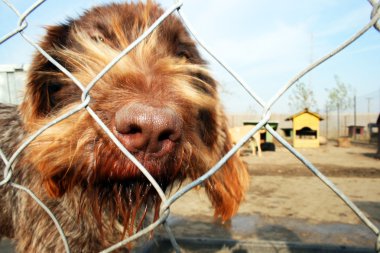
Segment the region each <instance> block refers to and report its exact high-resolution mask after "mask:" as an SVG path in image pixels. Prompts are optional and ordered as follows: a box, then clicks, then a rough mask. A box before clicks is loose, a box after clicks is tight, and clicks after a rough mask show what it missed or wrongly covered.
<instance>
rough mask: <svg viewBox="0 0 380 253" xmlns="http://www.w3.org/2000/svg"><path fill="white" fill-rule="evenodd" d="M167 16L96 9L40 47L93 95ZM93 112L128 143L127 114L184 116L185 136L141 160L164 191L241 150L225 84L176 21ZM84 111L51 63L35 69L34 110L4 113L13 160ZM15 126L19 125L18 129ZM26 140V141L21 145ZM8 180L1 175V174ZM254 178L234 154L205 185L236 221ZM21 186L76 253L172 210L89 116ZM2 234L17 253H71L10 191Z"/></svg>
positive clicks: (138, 54)
mask: <svg viewBox="0 0 380 253" xmlns="http://www.w3.org/2000/svg"><path fill="white" fill-rule="evenodd" d="M162 13H163V12H162V10H161V9H160V8H159V7H158V6H157V5H155V4H153V3H151V2H150V1H148V3H146V4H142V3H137V4H133V3H131V4H111V5H107V6H103V7H96V8H93V9H92V10H90V11H88V12H86V13H85V14H84V15H83V16H81V17H80V18H79V19H76V20H69V21H67V22H66V23H65V24H61V25H58V26H50V27H48V29H47V35H46V36H45V37H44V39H43V40H42V41H41V43H40V46H41V47H42V48H43V49H44V50H45V51H46V52H47V53H49V54H50V55H51V56H52V57H53V58H54V59H56V60H57V61H58V62H59V63H60V64H61V65H62V66H64V67H65V68H67V69H68V70H69V71H70V72H71V73H73V75H74V76H75V77H76V78H77V79H78V80H79V81H80V82H81V83H82V84H83V85H84V86H86V85H87V84H88V83H89V82H91V81H92V79H93V78H94V77H95V76H96V75H97V74H98V73H99V72H100V71H101V70H102V69H103V68H104V67H105V66H106V65H107V64H108V63H109V62H110V61H111V60H112V59H113V58H114V57H115V56H117V55H118V54H119V53H120V52H121V51H122V50H123V49H124V48H126V47H127V46H128V45H129V44H130V43H131V42H133V41H134V40H135V39H136V38H137V37H138V36H139V35H141V34H142V32H144V31H145V30H146V29H147V28H148V27H149V26H150V25H151V24H152V23H153V22H154V21H155V20H156V19H157V18H158V17H159V16H160V15H161V14H162ZM90 97H91V102H90V105H89V106H90V107H91V108H92V110H93V111H95V113H96V114H97V115H98V116H99V117H100V119H101V120H102V121H103V122H104V123H105V125H106V126H107V127H108V128H109V129H110V130H111V131H112V132H113V134H114V135H115V136H116V137H117V138H118V139H119V140H120V142H121V143H122V144H123V145H126V141H125V138H124V137H123V135H122V134H120V133H119V132H118V131H117V130H115V129H116V128H117V127H115V117H116V116H115V115H116V113H117V112H118V111H120V110H122V108H124V107H125V106H129V105H135V104H139V105H141V104H143V105H145V106H147V107H148V108H159V110H170V111H171V112H175V114H176V116H175V117H176V119H178V121H180V123H178V124H179V125H180V126H181V136H180V138H179V139H178V140H176V141H174V142H173V143H170V145H172V146H174V148H173V149H170V152H169V153H168V154H163V155H160V156H153V155H151V154H147V153H142V152H132V153H133V154H134V155H135V156H136V158H137V159H138V160H139V161H140V162H141V163H142V164H143V165H144V166H145V167H146V168H147V169H148V171H149V172H150V173H151V175H152V176H153V177H154V178H155V179H156V180H157V182H158V183H159V184H160V185H161V187H162V188H163V189H164V190H169V189H170V188H171V187H172V186H173V184H174V183H176V182H181V181H183V180H184V179H185V178H190V179H192V180H194V179H196V178H197V177H199V176H201V175H203V174H204V173H205V172H206V171H207V170H208V169H210V168H211V167H212V166H213V165H215V163H216V162H217V161H218V160H219V159H220V158H221V157H222V156H223V155H224V154H225V153H226V152H227V151H228V150H229V149H230V148H231V147H232V145H231V141H230V137H229V134H228V131H227V122H226V117H225V115H224V112H223V108H222V106H221V104H220V102H219V98H218V95H217V84H216V82H215V81H214V80H213V78H212V77H211V76H210V74H209V72H208V70H207V69H206V67H205V62H204V61H203V60H202V59H201V57H200V56H199V53H198V51H197V49H196V47H195V44H194V42H193V41H192V40H191V39H190V37H189V35H188V33H187V32H186V30H185V29H184V27H183V26H182V24H181V23H180V22H179V20H178V19H177V18H176V17H175V16H170V17H169V18H168V19H167V20H166V21H164V23H163V24H162V25H161V26H160V27H159V28H158V29H157V30H156V31H155V32H153V34H151V35H150V36H149V37H148V38H147V39H146V40H144V41H143V42H142V43H141V44H140V45H138V46H137V47H136V48H135V49H133V50H132V51H131V52H130V53H129V54H127V55H126V56H125V57H123V58H122V59H121V60H120V61H119V62H118V63H117V64H116V65H115V66H114V67H113V68H111V69H110V71H109V72H107V73H106V74H105V75H104V76H103V77H102V78H101V79H100V80H99V81H98V82H97V83H96V85H95V86H94V87H93V89H92V90H91V91H90ZM80 102H81V90H80V89H79V88H78V87H77V86H76V85H75V84H74V83H73V81H72V80H70V79H69V78H68V77H67V76H66V75H65V74H63V73H62V72H60V71H59V70H58V69H57V68H56V67H55V66H54V65H53V64H52V63H50V62H49V61H48V60H47V59H46V58H45V57H44V56H42V55H41V54H36V55H35V57H34V60H33V63H32V66H31V68H30V71H29V75H28V81H27V84H26V92H25V97H24V100H23V103H22V104H21V106H20V107H19V110H16V108H15V107H9V106H0V125H1V128H0V144H1V148H2V149H4V150H5V152H6V154H7V155H8V157H9V155H11V154H12V152H14V151H15V149H16V147H17V146H18V145H19V144H20V143H21V141H22V139H25V138H26V137H27V136H28V135H29V134H31V133H33V132H34V131H36V130H37V129H39V128H40V127H42V126H44V125H45V124H47V123H48V122H50V121H52V120H53V119H55V118H56V117H58V116H60V115H62V114H64V113H66V112H68V111H70V110H71V109H72V108H74V107H75V106H77V105H78V104H79V103H80ZM10 122H11V123H10ZM15 137H17V138H18V139H15ZM0 173H2V172H0ZM247 180H248V176H247V171H246V169H245V168H244V166H243V165H242V163H241V161H240V160H239V159H238V157H237V156H233V157H232V158H231V159H230V160H229V161H228V162H227V164H226V165H225V166H224V167H223V168H222V169H221V170H220V171H219V172H217V173H216V174H215V175H213V176H212V177H211V178H209V179H208V180H207V181H206V182H205V184H204V186H205V189H206V192H207V194H208V196H209V198H210V201H211V203H212V206H213V207H214V209H215V217H216V218H218V217H220V219H221V220H223V221H225V220H227V219H229V218H230V217H231V216H232V215H234V214H235V213H236V211H237V209H238V207H239V204H240V202H241V201H242V199H243V198H244V192H245V190H246V187H247V183H248V181H247ZM12 181H15V182H17V183H20V184H22V185H25V186H26V187H28V188H30V189H31V190H32V191H33V192H35V193H36V194H37V196H38V197H39V198H40V199H41V200H42V201H43V202H44V203H46V204H47V206H48V207H49V208H50V209H51V210H52V211H53V213H54V214H55V215H56V216H57V218H58V220H59V221H60V223H61V224H62V227H63V229H64V231H65V233H66V236H67V238H68V241H69V244H70V247H71V249H72V251H73V252H94V251H97V250H100V249H103V248H104V247H107V246H110V245H111V244H113V243H116V242H117V241H118V240H120V239H122V238H123V237H124V236H126V235H131V234H133V233H134V232H136V231H137V230H139V229H141V227H142V226H144V223H149V222H152V219H149V218H148V215H147V213H153V216H154V217H153V220H154V219H156V218H157V215H158V209H159V205H160V203H161V201H160V198H159V197H158V195H157V193H156V191H155V189H154V188H153V187H152V186H151V184H150V183H149V181H148V180H147V179H146V178H145V176H143V175H142V173H141V172H140V171H139V169H138V168H137V167H136V166H135V165H134V164H133V163H132V162H131V161H130V160H129V159H128V158H127V157H125V156H124V155H123V154H122V152H121V151H120V150H119V149H118V148H117V147H116V146H115V144H114V143H113V142H112V141H111V140H110V139H109V137H108V136H106V134H105V133H104V131H103V130H102V129H101V128H100V127H99V126H98V124H97V123H96V122H95V121H94V120H93V119H92V117H91V116H90V115H89V114H88V112H87V111H86V110H81V111H80V112H78V113H76V114H74V115H72V116H70V117H69V118H67V119H65V120H64V121H62V122H60V123H58V124H56V125H54V126H53V127H51V128H49V129H48V130H46V131H45V132H44V133H43V134H42V135H40V136H39V137H38V138H37V139H36V140H35V141H33V142H32V143H31V144H30V145H29V146H28V147H27V149H26V150H25V152H24V153H23V154H22V155H21V157H20V158H19V159H18V161H17V163H16V165H15V169H14V172H13V177H12ZM0 201H1V206H2V207H3V206H4V207H5V208H2V210H1V212H0V214H1V217H0V221H1V224H0V232H1V233H0V235H6V236H10V237H14V238H15V240H16V242H17V249H18V251H20V252H21V251H25V252H62V251H63V245H62V242H61V241H60V239H59V235H58V232H57V230H56V229H55V228H54V227H53V223H52V221H51V220H50V218H49V217H48V216H47V215H46V214H45V212H44V211H43V210H42V209H41V208H40V207H39V206H38V205H37V204H36V203H35V202H34V201H33V200H31V198H30V197H28V196H27V195H26V194H25V193H23V192H20V191H17V190H15V189H14V188H12V187H10V186H8V185H7V186H4V187H2V188H0Z"/></svg>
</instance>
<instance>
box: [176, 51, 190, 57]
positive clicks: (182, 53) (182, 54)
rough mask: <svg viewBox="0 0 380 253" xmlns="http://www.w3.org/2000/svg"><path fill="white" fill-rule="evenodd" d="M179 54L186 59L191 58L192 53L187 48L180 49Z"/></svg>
mask: <svg viewBox="0 0 380 253" xmlns="http://www.w3.org/2000/svg"><path fill="white" fill-rule="evenodd" d="M177 56H178V57H180V58H186V59H190V58H191V57H190V54H189V52H187V51H186V50H180V51H178V52H177Z"/></svg>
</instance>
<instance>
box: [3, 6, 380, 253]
mask: <svg viewBox="0 0 380 253" xmlns="http://www.w3.org/2000/svg"><path fill="white" fill-rule="evenodd" d="M3 2H4V3H5V4H6V5H8V7H9V8H10V9H11V10H12V11H13V12H14V13H15V14H16V15H17V16H18V17H19V21H18V24H17V26H16V27H15V28H14V30H13V31H11V32H9V33H8V34H6V35H4V36H3V37H2V38H1V39H0V45H1V44H2V43H3V42H5V41H7V40H11V39H12V38H13V37H14V36H15V35H20V36H21V37H22V38H23V39H24V40H25V41H26V42H27V43H29V44H30V45H32V46H33V47H34V48H35V49H36V50H38V51H39V52H40V53H41V54H42V55H44V56H45V57H46V58H47V59H48V60H49V61H50V62H51V63H52V64H54V65H55V66H56V67H57V68H58V69H59V70H61V71H62V72H63V73H64V74H65V75H66V76H68V77H69V78H70V79H71V80H72V81H73V82H74V83H75V84H76V85H77V86H78V87H79V88H80V89H81V90H82V103H81V104H80V105H78V106H76V108H74V109H73V110H71V111H69V112H67V113H66V114H64V115H62V116H60V117H58V118H56V119H55V120H53V121H52V122H50V123H49V124H47V125H46V126H44V127H43V128H41V129H39V130H38V131H37V132H35V133H34V134H33V135H32V136H30V137H29V138H28V139H27V140H25V142H24V143H22V144H21V145H20V146H19V148H18V150H17V151H16V152H14V153H13V154H12V156H11V157H6V156H5V155H4V154H3V152H0V156H1V159H2V161H3V162H4V164H5V168H4V169H3V170H4V174H3V175H4V178H2V179H1V181H0V187H1V186H4V185H5V184H8V185H11V186H12V187H15V188H17V189H19V190H22V191H25V192H27V193H28V194H29V195H30V196H31V197H32V198H33V199H34V200H35V201H36V202H38V204H39V205H40V206H41V207H42V208H43V209H44V210H45V211H46V212H47V213H48V214H49V215H50V217H51V219H52V220H53V221H54V223H55V225H56V227H57V229H58V231H59V233H60V235H61V238H62V240H63V242H64V244H65V249H66V251H67V252H70V249H69V246H68V243H67V240H66V237H65V231H63V230H62V227H61V226H60V222H59V220H57V219H56V218H55V216H54V214H53V213H52V212H51V211H50V210H49V209H48V208H47V207H46V206H45V205H44V203H42V202H41V201H40V200H39V199H38V198H37V197H36V196H35V195H34V194H33V192H31V191H30V190H29V189H27V188H25V187H24V186H22V185H19V184H16V183H14V182H12V164H13V163H14V162H15V160H16V159H17V157H18V156H19V155H20V153H21V152H23V150H24V149H25V148H26V147H27V146H28V145H29V144H30V143H31V142H32V141H33V140H34V139H36V138H37V137H38V136H39V135H40V134H42V133H43V132H44V131H45V130H47V129H48V128H50V127H51V126H53V125H55V124H57V123H59V122H60V121H63V120H65V119H66V118H68V117H70V116H71V115H73V114H75V113H77V112H79V111H83V110H86V111H87V112H88V114H89V115H91V117H92V118H93V119H94V120H95V121H96V122H97V123H98V124H99V126H100V127H101V128H102V129H103V131H104V132H105V133H106V134H107V135H108V137H109V138H110V139H111V140H112V141H113V142H114V143H115V144H116V145H117V147H118V148H119V149H120V150H121V151H122V152H123V153H124V155H125V156H127V157H128V158H129V159H130V160H131V161H133V163H134V164H135V165H136V166H137V167H138V168H139V169H140V171H141V172H142V173H143V174H144V175H145V176H146V178H147V179H148V180H149V181H150V182H151V184H152V185H153V187H154V188H155V190H156V191H157V193H158V195H159V196H160V198H161V199H162V204H161V208H160V215H159V218H158V219H157V220H156V221H155V222H154V223H152V224H150V225H149V226H147V227H145V228H144V229H142V230H140V231H139V232H137V233H135V234H134V235H132V236H130V237H128V238H126V239H125V240H122V241H120V242H119V243H117V244H115V245H113V246H111V247H109V248H107V249H105V250H104V251H103V252H111V251H113V250H116V249H118V248H120V247H122V246H124V245H126V244H128V243H129V242H131V241H133V240H135V239H137V238H139V237H140V236H142V235H144V234H147V233H149V231H152V230H153V229H155V228H157V226H159V225H163V226H164V227H165V228H166V231H167V234H168V236H169V238H170V241H171V243H172V245H173V247H174V248H175V249H176V251H178V252H179V251H180V249H179V246H178V244H177V243H176V239H175V237H174V236H173V235H172V233H171V229H170V227H169V225H168V224H167V222H166V220H167V218H168V216H169V209H170V206H171V205H172V204H173V203H174V202H175V201H176V200H178V199H179V198H181V196H183V195H184V194H185V193H186V192H188V191H190V190H191V189H193V188H194V187H196V186H198V185H200V184H202V182H204V181H205V180H207V179H208V178H209V177H211V176H212V175H213V174H214V173H216V172H217V171H218V170H219V169H220V168H221V167H222V166H223V165H224V164H225V163H226V162H227V160H228V159H230V158H231V157H232V156H233V155H234V154H235V153H236V152H237V150H238V149H239V148H241V147H242V146H243V145H244V143H246V142H247V141H248V140H249V139H250V138H251V136H252V135H254V134H255V133H256V132H257V131H259V130H260V129H261V128H263V127H264V128H266V130H267V131H268V132H269V133H270V134H272V135H273V137H274V138H276V139H277V140H278V142H280V143H281V144H282V145H283V146H284V147H285V148H287V149H288V150H289V151H290V155H294V156H296V157H297V158H298V159H299V160H300V161H301V162H302V163H303V164H304V165H305V166H306V167H307V168H308V169H309V170H310V171H311V172H312V173H313V174H314V175H315V176H317V177H318V178H319V179H320V180H321V181H322V182H323V183H324V184H326V185H327V186H328V187H329V188H330V189H331V190H332V191H333V192H335V193H336V194H337V195H338V196H339V197H340V198H341V199H342V200H343V201H344V202H345V203H346V204H347V205H348V206H349V207H350V208H351V209H352V210H353V211H354V212H355V214H356V215H357V216H358V217H359V218H360V219H361V220H362V221H363V222H364V223H365V224H366V225H367V226H368V227H369V228H370V229H371V230H372V231H373V233H375V235H376V236H377V238H378V239H377V242H376V250H377V251H378V252H380V236H379V229H378V228H377V227H376V226H375V225H374V224H373V223H372V222H371V221H370V220H369V219H368V218H367V217H366V216H365V215H364V214H363V212H362V211H361V210H360V209H359V208H358V207H357V206H356V205H355V204H354V203H353V202H352V201H351V200H350V199H349V198H348V197H346V196H345V195H344V193H343V192H341V191H340V190H339V189H338V188H337V187H336V186H335V185H334V184H333V183H332V182H331V181H330V180H329V179H328V178H327V177H325V176H324V175H323V174H322V173H321V172H319V170H318V169H317V168H316V167H315V166H314V165H313V164H311V163H310V162H309V161H308V160H307V159H306V158H305V157H303V156H302V155H301V154H300V153H299V152H298V151H297V150H296V149H294V148H293V147H292V146H291V145H290V144H289V143H287V142H286V141H285V140H284V139H283V138H282V137H281V136H280V135H279V134H278V133H277V132H276V131H275V130H274V129H273V128H272V127H271V126H270V125H269V124H267V123H268V122H269V120H271V116H272V113H271V108H272V107H273V105H274V104H275V103H276V102H277V101H278V100H279V98H281V97H282V96H283V95H284V93H286V92H287V90H288V89H289V88H290V87H291V86H292V85H293V84H294V83H295V82H297V81H298V80H299V79H300V78H301V77H303V76H304V75H306V74H307V73H308V72H310V71H311V70H313V69H314V68H315V67H317V66H318V65H320V64H322V63H323V62H325V61H327V60H328V59H330V58H331V57H333V56H334V55H336V54H337V53H339V52H340V51H342V50H344V49H345V48H346V47H347V46H348V45H350V44H351V43H353V42H354V41H355V40H356V39H358V38H359V37H360V36H362V35H363V34H364V33H366V32H367V31H368V30H369V29H371V28H372V27H375V28H376V29H377V30H380V23H379V22H378V20H379V18H380V10H379V6H380V2H376V0H369V3H370V4H371V5H372V6H373V10H372V13H371V19H370V22H369V23H368V24H367V25H365V26H364V27H363V28H362V29H361V30H360V31H358V32H357V33H356V34H355V35H354V36H352V37H351V38H349V39H348V40H347V41H346V42H344V43H343V44H342V45H340V46H339V47H338V48H336V49H335V50H333V51H332V52H330V53H328V54H327V55H325V56H323V57H322V58H320V59H319V60H317V61H315V62H314V63H312V64H311V65H310V66H307V67H306V68H305V69H304V70H302V71H301V72H300V73H298V74H296V75H295V76H294V77H293V78H292V79H290V80H289V81H288V82H287V83H286V84H285V85H284V86H283V87H282V88H281V89H280V90H278V91H277V92H276V94H274V95H273V97H272V98H271V99H269V100H268V101H264V100H263V99H262V98H260V97H259V96H257V95H256V93H255V91H253V90H251V89H250V87H249V86H248V85H247V84H246V83H245V81H244V80H242V79H241V78H240V77H239V75H238V74H237V73H235V72H234V71H233V70H232V69H231V68H230V67H228V66H226V64H224V63H223V61H222V60H221V59H220V58H219V57H217V56H215V55H214V54H212V53H211V51H210V50H209V48H208V47H207V46H206V45H205V43H204V42H202V41H201V40H200V38H199V37H198V36H197V35H196V33H195V32H194V30H193V28H192V27H191V24H190V23H189V22H188V21H187V19H186V18H185V16H184V14H183V13H182V11H181V7H182V5H183V2H182V1H176V2H175V3H174V4H173V5H172V6H171V7H170V8H168V9H167V10H166V11H165V12H164V14H163V15H162V16H161V17H160V18H159V19H157V20H156V21H155V22H154V24H153V25H152V26H151V27H149V28H148V29H147V30H146V31H145V32H144V33H143V34H142V35H141V36H140V37H139V38H138V39H137V40H135V41H134V42H133V43H131V44H130V45H129V46H128V47H127V48H125V49H124V50H123V51H122V52H121V53H120V54H119V55H118V56H117V57H116V58H114V59H113V60H112V61H111V62H110V63H109V64H108V65H107V66H106V67H105V68H104V69H103V70H102V71H101V72H100V73H98V74H97V75H96V76H95V77H94V78H93V80H92V81H91V82H90V83H88V84H86V85H84V84H82V83H81V82H80V81H79V80H78V79H77V78H75V76H73V75H72V73H70V72H69V71H68V70H67V69H65V68H64V67H63V66H61V65H60V64H59V63H58V62H57V61H56V60H55V59H53V58H52V57H51V56H50V55H49V54H48V53H47V52H45V51H44V50H43V49H42V48H40V47H39V46H38V45H37V44H36V43H35V42H34V41H33V40H32V39H31V38H30V37H29V36H27V35H26V34H25V33H24V30H25V29H26V28H27V22H26V20H27V18H28V16H29V15H30V14H31V13H32V12H33V11H34V10H35V9H36V8H38V7H39V6H40V5H41V4H42V3H43V2H44V1H43V0H39V1H36V2H34V3H33V4H32V5H31V6H30V7H29V8H28V9H27V10H26V11H25V12H24V13H20V12H19V10H18V9H16V8H15V7H14V5H12V3H10V2H9V1H7V0H3ZM175 14H177V15H178V16H179V17H180V18H181V19H182V21H183V23H184V24H185V26H186V27H187V29H188V31H189V32H190V34H191V35H192V36H193V38H194V39H195V40H196V41H197V43H198V45H199V46H200V47H202V48H203V49H204V50H205V51H206V52H207V53H208V54H210V55H211V56H212V57H213V58H214V59H215V60H216V61H217V62H218V63H219V64H220V65H221V66H223V67H224V68H225V70H226V71H227V72H228V73H229V74H230V75H231V76H232V77H233V78H234V79H235V80H236V81H237V82H238V83H239V84H240V85H241V86H242V87H243V88H244V89H245V90H246V92H247V93H248V94H249V95H250V96H251V97H252V102H254V101H256V102H257V103H258V104H259V105H260V107H261V108H262V117H261V118H260V121H259V123H258V124H257V125H256V126H255V127H253V128H252V129H251V130H250V131H249V133H248V134H247V135H245V136H244V137H243V138H242V139H241V140H240V141H239V142H238V143H237V144H236V145H235V146H234V147H233V148H232V149H231V150H229V152H228V153H227V154H226V155H225V156H224V157H223V158H222V159H221V160H220V161H219V162H217V163H216V164H215V165H214V166H213V167H212V168H210V169H209V171H208V172H207V173H205V174H204V175H202V176H201V177H199V178H198V179H197V180H195V181H193V182H191V183H189V184H187V185H185V186H183V187H182V188H181V189H180V190H178V191H177V192H176V193H174V194H173V195H171V196H170V197H167V196H166V195H165V193H164V191H163V190H162V189H161V187H160V186H159V184H158V183H157V182H156V180H155V179H154V178H153V177H152V176H151V175H150V174H149V172H148V171H147V169H146V168H144V166H143V165H142V164H141V163H140V162H139V161H138V160H137V159H136V158H135V157H134V156H133V155H132V154H131V153H129V152H128V150H127V149H126V148H125V147H124V146H123V145H122V144H121V143H120V142H119V140H118V139H117V138H116V137H115V136H114V135H113V134H112V132H111V131H110V130H109V129H108V128H107V126H106V125H105V124H104V123H103V122H102V120H101V119H100V118H99V117H98V115H97V114H96V113H95V112H94V111H93V110H92V109H91V107H90V106H89V102H90V100H91V97H90V95H89V91H90V90H91V89H92V88H93V87H94V86H95V85H97V82H98V81H99V79H101V78H102V77H103V76H104V75H105V74H106V73H107V71H109V70H110V69H111V68H112V67H113V66H114V65H115V64H116V63H117V62H118V61H119V60H120V59H121V58H123V57H124V56H125V55H127V54H128V53H129V52H130V51H131V50H132V49H133V48H134V47H136V46H137V45H138V44H139V43H140V42H142V41H143V40H144V39H145V38H146V37H147V36H148V35H149V34H151V33H152V32H153V31H154V30H155V29H156V28H157V27H158V26H160V24H161V23H162V22H163V21H164V20H165V19H166V18H167V17H168V16H170V15H175Z"/></svg>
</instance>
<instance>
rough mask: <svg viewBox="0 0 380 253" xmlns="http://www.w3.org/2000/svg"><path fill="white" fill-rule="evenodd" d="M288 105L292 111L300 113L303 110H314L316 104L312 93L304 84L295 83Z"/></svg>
mask: <svg viewBox="0 0 380 253" xmlns="http://www.w3.org/2000/svg"><path fill="white" fill-rule="evenodd" d="M288 105H289V107H290V108H291V110H292V111H300V110H303V109H305V108H308V109H310V110H316V109H317V102H316V100H315V97H314V91H313V90H312V89H311V87H310V86H309V85H306V84H305V83H302V82H298V83H296V84H295V85H294V89H293V93H291V94H290V95H289V102H288Z"/></svg>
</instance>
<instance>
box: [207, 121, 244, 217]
mask: <svg viewBox="0 0 380 253" xmlns="http://www.w3.org/2000/svg"><path fill="white" fill-rule="evenodd" d="M223 132H224V133H225V137H226V138H225V142H224V146H223V152H224V153H227V152H228V151H229V150H230V149H231V148H232V146H233V145H232V142H231V137H230V134H229V131H228V129H227V126H225V127H224V128H223ZM248 183H249V174H248V171H247V168H246V166H245V164H244V163H243V162H242V161H241V160H240V158H239V155H238V154H236V153H235V154H234V155H233V156H232V157H231V158H230V159H229V160H228V161H227V162H226V164H225V165H224V166H223V167H222V168H221V169H220V170H219V171H218V172H216V173H215V174H214V175H213V176H211V177H210V178H209V179H208V180H207V181H206V182H205V187H206V192H207V195H208V196H209V199H210V201H211V203H212V206H213V207H214V209H215V214H214V216H215V218H220V219H221V220H222V221H226V220H228V219H230V218H231V217H232V216H233V215H234V214H236V212H237V211H238V208H239V205H240V203H241V201H242V200H243V199H244V196H245V192H246V190H247V188H248Z"/></svg>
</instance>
